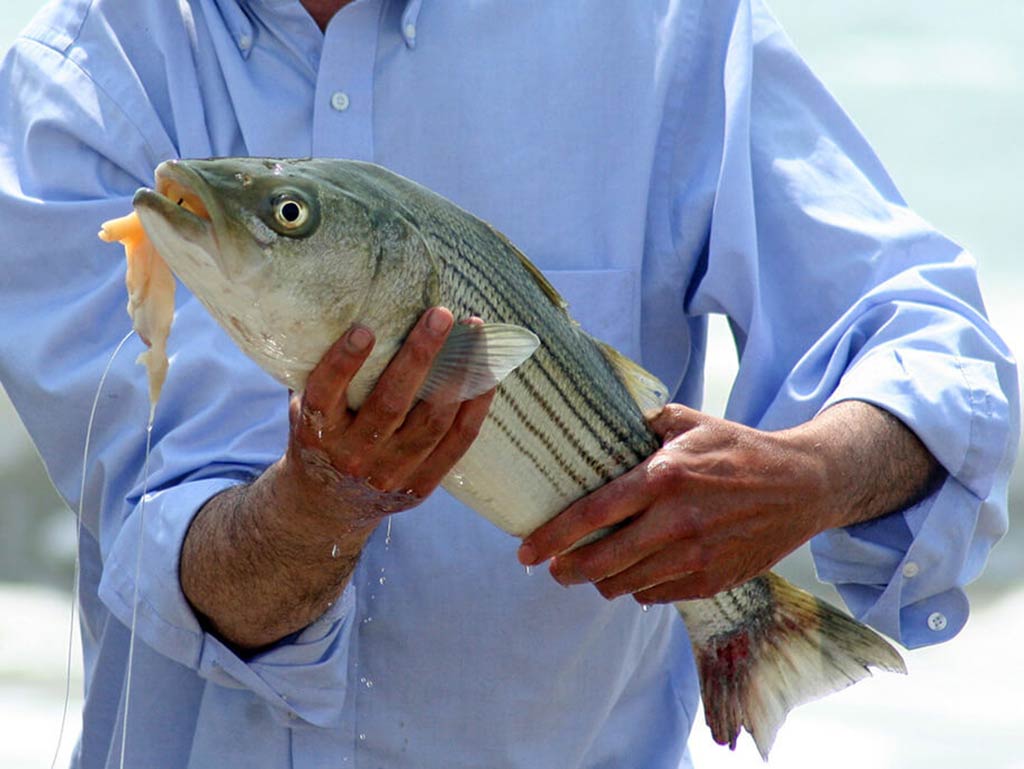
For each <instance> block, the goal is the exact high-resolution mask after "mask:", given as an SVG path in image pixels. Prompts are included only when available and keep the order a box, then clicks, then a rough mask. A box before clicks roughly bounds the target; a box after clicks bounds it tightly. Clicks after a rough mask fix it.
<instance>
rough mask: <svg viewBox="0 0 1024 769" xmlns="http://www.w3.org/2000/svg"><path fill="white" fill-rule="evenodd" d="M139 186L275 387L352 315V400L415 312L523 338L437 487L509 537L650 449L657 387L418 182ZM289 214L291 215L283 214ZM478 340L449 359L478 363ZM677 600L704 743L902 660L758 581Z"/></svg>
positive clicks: (186, 274)
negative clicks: (360, 338)
mask: <svg viewBox="0 0 1024 769" xmlns="http://www.w3.org/2000/svg"><path fill="white" fill-rule="evenodd" d="M156 188H157V189H156V191H155V192H154V191H151V190H140V191H139V193H138V194H137V195H136V198H135V208H136V211H137V212H138V214H139V216H140V218H141V220H142V224H143V226H144V227H145V230H146V233H147V234H148V236H149V237H150V238H151V239H152V241H153V243H154V244H155V246H156V248H157V250H158V251H159V252H160V254H161V255H163V257H164V258H165V259H166V260H167V261H168V263H169V264H170V266H171V268H172V269H173V270H174V272H175V273H176V274H177V275H178V276H179V277H180V278H181V279H182V281H183V282H184V283H185V284H186V285H188V286H189V288H190V289H191V290H192V292H193V293H194V294H195V295H196V296H197V297H198V298H199V299H200V301H202V302H203V304H204V305H205V306H206V307H207V308H208V309H209V310H210V312H211V314H212V315H213V316H214V317H215V318H216V319H217V320H218V322H219V323H220V324H221V325H222V326H224V328H225V329H226V330H227V331H228V333H229V334H231V335H232V337H233V338H234V339H235V341H236V342H237V343H238V344H239V346H240V347H241V348H242V349H243V351H245V352H246V353H247V354H248V355H250V356H251V357H252V358H253V359H254V360H256V362H257V363H259V364H260V365H261V366H263V367H264V368H265V369H266V370H267V371H268V372H269V373H271V374H272V375H273V376H275V377H276V378H277V379H278V380H279V381H281V382H282V383H284V384H286V385H287V386H289V387H292V388H293V389H296V390H299V389H301V388H302V386H303V384H304V382H305V378H306V376H307V375H308V373H309V371H310V370H312V368H313V366H314V365H315V364H316V362H317V361H318V360H319V359H320V357H321V356H322V354H323V353H324V352H325V351H326V349H327V348H328V347H329V346H330V344H331V343H333V341H334V340H335V339H337V338H338V337H339V336H341V334H342V333H343V332H344V331H345V330H346V329H347V328H348V327H349V326H351V325H352V323H356V322H358V323H362V324H364V325H366V326H368V327H370V328H372V329H373V330H374V332H375V334H376V336H377V340H378V342H377V345H376V347H375V349H374V353H373V356H371V358H370V360H368V361H367V363H366V365H364V367H363V369H362V370H361V371H360V374H359V376H358V377H357V378H356V380H355V381H354V382H353V386H352V389H351V398H352V401H353V404H354V405H356V406H358V403H359V402H361V399H362V398H363V397H365V394H366V393H367V392H368V391H369V390H370V389H371V388H372V386H373V384H374V382H375V381H376V379H377V377H378V376H379V374H380V372H381V371H382V370H383V368H384V366H385V365H386V364H387V362H388V360H389V359H390V357H391V356H392V355H393V354H394V352H395V351H396V350H397V349H398V347H399V345H400V344H401V341H402V339H403V338H404V337H405V335H406V333H407V332H408V330H409V329H410V328H411V327H412V325H413V324H414V323H415V321H416V319H417V318H418V317H419V316H420V315H421V314H422V313H423V312H424V311H425V310H426V309H427V308H428V307H430V306H433V305H437V304H443V305H445V306H448V307H449V308H451V309H452V311H453V312H454V313H455V315H456V317H465V316H469V315H477V316H479V317H481V318H482V319H483V320H484V323H485V325H490V326H499V325H500V326H505V327H509V328H514V329H528V330H529V332H532V334H535V335H536V339H537V341H538V343H539V346H537V347H536V350H535V351H533V350H532V349H531V351H530V352H531V353H532V355H531V354H530V353H527V354H526V356H525V357H524V358H523V360H525V362H520V363H516V364H515V365H512V366H511V369H512V370H511V374H507V376H505V375H502V376H505V378H504V379H503V380H502V381H501V385H500V387H499V389H498V394H497V397H496V398H495V401H494V403H493V406H492V409H491V412H490V415H489V416H488V419H487V420H486V422H485V423H484V426H483V428H482V430H481V432H480V435H479V437H478V438H477V440H476V442H475V443H474V444H473V446H472V447H471V448H470V450H469V452H467V454H466V455H465V457H464V458H463V459H462V460H461V461H460V462H459V464H458V465H457V466H456V467H455V468H454V469H453V471H452V473H451V474H450V476H449V478H448V479H447V480H446V483H445V487H446V488H447V489H448V490H449V491H450V492H451V493H452V494H454V495H455V496H456V497H459V498H460V499H462V500H463V501H465V502H466V503H467V504H469V505H470V506H471V507H473V508H474V509H476V510H477V511H478V512H479V513H481V514H482V515H484V516H486V517H487V518H488V519H490V520H491V521H493V522H494V523H495V524H496V525H498V526H500V527H501V528H502V529H504V530H505V531H507V532H509V533H511V534H514V535H516V536H520V537H523V536H526V535H527V534H529V533H530V532H532V531H533V530H534V529H535V528H537V526H539V525H541V524H542V523H544V522H546V521H547V520H549V519H550V518H552V517H553V516H554V515H556V514H557V513H558V512H560V511H561V510H563V509H564V508H565V507H566V506H567V505H568V504H569V503H571V502H572V501H574V500H575V499H578V498H579V497H581V496H583V495H584V494H586V493H588V492H589V491H592V490H593V489H595V488H597V487H599V486H601V485H603V484H604V483H607V482H609V481H610V480H613V479H614V478H616V477H618V476H619V475H620V474H622V473H623V472H625V471H626V470H628V469H629V468H630V467H633V466H635V465H636V464H638V463H639V462H641V461H643V459H645V458H646V457H647V456H649V455H650V454H651V453H652V452H654V451H655V450H657V448H658V447H659V441H658V439H657V436H656V435H655V434H654V433H653V432H652V431H651V429H650V428H649V426H648V425H647V422H646V421H645V419H644V416H643V412H644V410H645V409H647V408H650V407H655V406H658V405H660V404H663V403H664V402H665V400H666V399H667V393H666V391H665V388H664V385H662V384H661V383H660V382H658V381H657V379H656V378H655V377H653V376H652V375H650V374H647V373H646V372H644V371H643V370H642V369H640V368H639V367H638V366H636V364H634V363H632V362H630V361H628V360H626V359H624V358H622V356H620V355H618V354H617V353H616V352H615V351H614V350H611V349H610V348H607V347H605V346H603V345H602V344H601V343H599V342H597V341H596V340H594V339H592V338H591V337H590V336H588V335H587V334H586V333H584V332H583V331H582V330H581V329H580V328H579V326H578V325H577V324H575V322H574V321H573V320H572V319H571V317H570V316H569V314H568V312H567V311H566V308H565V305H564V302H562V301H561V299H560V297H559V296H558V294H557V292H556V291H555V290H554V289H553V288H552V287H551V286H550V284H549V283H548V282H547V281H546V280H545V279H544V277H543V276H542V275H541V274H540V272H539V271H538V270H537V269H536V268H535V267H534V266H533V265H532V264H530V262H529V261H528V260H527V259H526V257H524V256H523V255H522V254H521V253H520V252H519V251H518V250H517V249H516V248H515V247H514V246H513V245H512V244H511V243H510V242H509V241H508V240H507V239H506V238H505V237H504V236H503V235H501V234H500V233H499V232H498V231H497V230H495V229H494V228H492V227H491V226H490V225H488V224H486V223H485V222H483V221H481V220H479V219H477V218H476V217H474V216H472V215H471V214H469V213H467V212H466V211H464V210H462V209H460V208H458V207H457V206H455V205H454V204H452V203H451V202H449V201H447V200H445V199H444V198H442V197H440V196H438V195H436V194H434V193H432V192H430V191H429V190H427V189H425V188H423V187H421V186H420V185H417V184H415V183H414V182H411V181H409V180H407V179H404V178H402V177H400V176H398V175H396V174H393V173H391V172H389V171H387V170H385V169H383V168H380V167H379V166H374V165H372V164H367V163H359V162H355V161H344V160H324V159H313V160H308V159H307V160H275V159H216V160H204V161H174V162H170V163H165V164H162V165H161V166H160V167H159V168H158V169H157V173H156ZM282 200H284V201H286V202H285V203H284V204H282V202H281V201H282ZM288 202H292V203H295V205H296V208H290V209H289V208H283V207H282V206H285V207H286V206H287V205H288ZM298 208H302V210H303V214H302V216H301V217H298V215H297V211H298ZM189 209H190V210H189ZM293 213H295V214H296V215H297V219H296V221H298V219H299V218H301V223H299V224H297V225H296V222H295V221H292V222H289V221H287V220H288V216H287V215H285V216H283V217H282V214H293ZM499 336H500V335H499ZM488 344H489V343H488ZM488 344H483V345H476V346H475V347H474V346H473V345H470V346H469V349H468V352H467V351H465V350H464V351H463V352H462V355H463V356H464V358H462V359H460V360H464V359H469V360H471V361H476V362H478V363H480V365H481V367H482V368H483V369H487V370H491V363H490V361H489V355H490V353H489V352H488ZM504 344H507V345H508V346H509V347H512V348H515V349H516V350H517V353H516V354H515V355H511V354H506V355H505V356H504V357H505V359H506V363H508V361H510V360H515V359H518V357H521V356H522V353H523V351H524V350H525V347H526V345H525V343H524V338H523V337H521V336H519V337H517V336H516V334H515V332H508V335H507V338H506V340H505V342H504ZM497 346H500V344H498V343H496V346H495V350H496V349H497ZM495 355H496V356H498V357H500V356H501V354H500V353H498V352H495ZM477 359H481V360H482V362H481V361H480V360H477ZM493 370H495V371H496V370H497V367H495V368H494V369H493ZM503 370H504V369H503ZM676 608H677V609H678V611H679V613H680V615H681V616H682V617H683V619H684V620H685V621H686V624H687V627H688V630H689V632H690V637H691V640H692V642H693V645H694V651H695V656H696V659H697V665H698V671H699V674H700V679H701V691H702V697H703V699H704V702H705V715H706V718H707V720H708V723H709V725H710V726H711V729H712V734H713V736H714V738H715V739H716V740H717V741H718V742H721V743H723V744H729V745H730V746H731V747H735V744H736V739H737V736H738V734H739V731H740V729H741V728H745V729H747V730H748V731H749V732H751V734H752V735H753V737H754V739H755V742H756V744H757V746H758V750H759V751H760V752H761V754H762V755H763V756H765V757H767V754H768V750H769V749H770V746H771V743H772V741H773V740H774V737H775V734H776V732H777V730H778V728H779V726H780V725H781V723H782V721H783V720H784V719H785V715H786V713H787V712H788V711H789V709H791V708H792V707H793V706H795V705H796V704H799V703H800V702H804V701H807V700H809V699H813V698H816V697H819V696H822V695H823V694H826V693H828V692H830V691H834V690H836V689H839V688H842V687H844V686H846V685H849V684H850V683H853V682H854V681H856V680H859V679H860V678H863V677H864V676H866V675H868V674H869V671H868V668H869V667H872V666H873V667H879V668H882V669H885V670H895V671H903V670H904V668H903V662H902V660H901V658H900V656H899V654H898V653H897V652H896V651H895V650H894V649H892V647H891V646H889V644H888V643H886V642H885V641H884V640H883V639H882V638H881V637H880V636H878V635H877V634H876V633H874V631H872V630H870V629H868V628H866V627H865V626H863V625H861V624H860V623H858V622H856V621H855V620H853V619H851V618H849V617H847V616H846V615H845V614H843V613H842V612H839V611H838V610H836V609H834V608H832V607H830V606H828V604H826V603H824V602H823V601H820V600H818V599H815V598H813V597H811V596H810V595H809V594H807V593H804V592H803V591H800V590H798V589H797V588H795V587H793V586H792V585H789V584H788V583H786V582H785V581H784V580H782V579H781V578H780V577H778V576H776V575H772V574H769V575H765V576H763V577H759V578H756V579H754V580H751V581H750V582H748V583H746V584H744V585H741V586H739V587H737V588H735V589H733V590H729V591H725V592H723V593H720V594H718V595H716V596H714V597H713V598H710V599H706V600H699V601H682V602H679V603H677V604H676Z"/></svg>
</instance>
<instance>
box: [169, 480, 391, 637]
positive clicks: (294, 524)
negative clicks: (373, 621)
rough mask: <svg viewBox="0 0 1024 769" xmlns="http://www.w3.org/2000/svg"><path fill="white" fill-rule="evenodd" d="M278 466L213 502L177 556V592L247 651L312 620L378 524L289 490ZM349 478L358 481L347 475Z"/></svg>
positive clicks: (331, 597)
mask: <svg viewBox="0 0 1024 769" xmlns="http://www.w3.org/2000/svg"><path fill="white" fill-rule="evenodd" d="M285 476H286V472H285V470H284V466H283V463H278V464H276V465H274V466H272V467H271V468H269V469H268V470H267V471H266V472H265V473H264V474H263V475H261V476H260V477H259V478H258V479H257V480H256V481H254V482H253V483H251V484H247V485H244V486H239V487H235V488H232V489H229V490H227V491H225V492H222V493H221V494H218V495H217V496H216V497H214V498H213V499H211V500H210V501H209V502H207V504H206V505H205V506H204V507H203V509H202V510H201V511H200V512H199V514H198V515H197V516H196V518H195V520H194V521H193V523H192V526H191V527H190V529H189V531H188V535H187V536H186V538H185V543H184V545H183V547H182V553H181V567H180V579H181V586H182V590H183V591H184V593H185V596H186V598H188V600H189V602H190V603H191V604H192V606H193V608H194V609H195V610H196V611H197V612H198V613H199V614H200V615H201V616H202V617H203V618H204V619H205V620H206V622H207V623H208V624H209V626H210V629H211V630H213V631H214V632H215V633H217V635H219V636H220V637H221V638H222V639H224V640H225V641H227V642H228V643H230V644H231V645H233V646H235V647H237V648H239V649H242V650H253V649H257V648H259V647H262V646H266V645H268V644H271V643H273V642H275V641H277V640H279V639H280V638H283V637H284V636H286V635H288V634H290V633H293V632H295V631H297V630H299V629H301V628H303V627H305V626H307V625H309V624H310V623H311V622H313V621H314V620H315V619H316V618H317V617H319V616H320V615H321V614H323V612H324V611H326V609H327V608H328V607H329V606H330V604H331V603H332V602H333V601H334V600H336V598H337V597H338V595H340V593H341V591H342V590H344V588H345V586H346V585H347V584H348V581H349V579H350V578H351V575H352V571H353V570H354V569H355V566H356V563H357V561H358V559H359V554H360V552H361V551H362V547H363V545H364V544H365V542H366V540H367V538H368V537H369V535H370V534H371V533H372V531H373V528H374V526H375V523H376V521H375V520H373V519H371V520H369V521H366V522H362V523H360V524H359V525H353V524H352V523H349V522H347V521H345V520H344V518H343V517H342V516H339V515H333V516H332V515H330V514H329V512H328V511H327V510H326V509H325V508H326V505H324V506H316V505H315V504H309V503H308V502H306V503H304V502H303V500H300V499H296V497H295V495H294V494H293V493H290V492H289V491H288V488H287V487H288V485H289V484H288V483H287V478H286V477H285ZM353 483H358V482H357V481H354V480H353Z"/></svg>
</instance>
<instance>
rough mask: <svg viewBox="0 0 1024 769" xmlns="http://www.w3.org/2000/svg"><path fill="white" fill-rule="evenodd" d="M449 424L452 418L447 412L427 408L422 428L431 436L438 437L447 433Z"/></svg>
mask: <svg viewBox="0 0 1024 769" xmlns="http://www.w3.org/2000/svg"><path fill="white" fill-rule="evenodd" d="M451 423H452V418H451V413H450V412H449V411H446V410H439V409H435V408H429V407H428V409H427V413H426V416H425V418H424V420H423V427H424V430H425V431H426V432H428V433H430V434H431V435H432V436H440V435H444V434H445V433H446V432H448V428H449V427H451Z"/></svg>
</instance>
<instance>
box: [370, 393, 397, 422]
mask: <svg viewBox="0 0 1024 769" xmlns="http://www.w3.org/2000/svg"><path fill="white" fill-rule="evenodd" d="M404 414H405V404H404V403H403V402H402V399H401V398H400V397H398V395H396V394H395V393H390V392H384V393H381V395H380V397H379V398H378V399H377V400H376V401H375V402H374V404H373V415H374V416H375V417H377V418H379V419H381V420H383V421H385V422H395V421H398V420H399V419H401V418H402V417H403V416H404Z"/></svg>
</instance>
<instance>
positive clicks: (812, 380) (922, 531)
mask: <svg viewBox="0 0 1024 769" xmlns="http://www.w3.org/2000/svg"><path fill="white" fill-rule="evenodd" d="M723 46H724V49H725V62H726V65H725V77H724V79H723V82H722V84H721V94H722V132H723V138H722V139H721V142H720V145H721V146H722V156H721V163H720V168H719V176H718V182H717V187H716V191H715V201H714V211H713V215H712V222H711V226H710V230H709V235H708V243H707V259H706V268H705V269H704V270H703V272H702V274H701V275H700V276H699V283H698V285H697V286H696V288H695V289H694V290H692V291H691V294H690V299H689V304H688V310H689V311H690V312H691V313H693V314H696V315H700V314H705V313H709V312H721V313H724V314H726V315H728V316H729V318H730V320H731V323H732V326H733V329H734V332H735V336H736V339H737V344H738V349H739V351H740V365H739V372H738V375H737V379H736V383H735V386H734V390H733V393H732V396H731V399H730V402H729V406H728V409H727V416H729V417H730V418H732V419H736V420H738V421H742V422H744V423H747V424H751V425H756V426H759V427H761V428H764V429H780V428H783V427H789V426H792V425H795V424H799V423H801V422H804V421H807V420H808V419H811V418H813V417H814V416H815V415H816V414H817V413H819V412H820V411H821V410H823V409H825V408H827V407H829V406H830V405H832V404H834V403H837V402H839V401H842V400H850V399H855V400H861V401H866V402H868V403H872V404H874V405H876V406H878V407H880V408H882V409H885V410H887V411H889V412H891V413H893V414H894V415H896V416H897V417H899V418H900V419H901V420H902V421H903V422H904V423H905V424H906V425H907V426H909V427H910V428H911V429H912V430H913V431H914V432H915V433H916V434H917V435H918V437H919V438H920V439H921V440H922V442H923V443H924V444H925V445H926V446H927V447H928V449H929V450H930V451H931V452H932V453H933V454H934V455H935V457H936V458H937V459H938V461H939V462H940V463H941V464H942V466H943V467H944V468H945V470H946V473H947V475H946V478H945V480H944V482H943V483H942V485H941V486H940V487H939V488H938V489H937V490H936V491H935V492H934V493H932V494H931V495H930V496H929V497H928V498H927V499H925V500H923V501H922V502H920V503H919V504H917V505H914V506H913V507H911V508H910V509H907V510H904V511H902V512H899V513H894V514H891V515H889V516H885V517H883V518H881V519H878V520H875V521H870V522H867V523H863V524H859V525H856V526H850V527H847V528H844V529H840V530H833V531H828V532H825V533H823V534H821V535H820V536H819V537H817V538H815V540H814V541H813V542H812V553H813V556H814V559H815V562H816V566H817V568H818V571H819V575H820V576H821V577H822V578H823V579H825V580H827V581H829V582H832V583H834V584H835V585H836V586H837V588H838V589H839V591H840V593H841V594H842V595H843V597H844V599H845V600H846V602H847V603H848V605H849V606H850V608H851V609H852V610H853V611H854V613H855V614H856V615H857V616H858V617H860V618H862V619H864V620H865V621H867V622H869V623H871V624H872V625H874V626H875V627H877V628H879V629H880V630H882V631H883V632H885V633H887V634H889V635H891V636H892V637H894V638H897V639H899V640H900V641H901V642H902V643H904V644H905V645H907V646H909V647H916V646H922V645H925V644H929V643H935V642H937V641H942V640H945V639H948V638H950V637H952V636H953V635H955V634H956V633H957V632H958V631H959V630H960V629H961V628H962V627H963V625H964V623H965V622H966V619H967V614H968V605H967V599H966V597H965V595H964V592H963V587H964V585H966V583H967V582H969V581H970V580H972V579H974V578H975V577H977V575H978V574H979V573H980V571H981V569H982V567H983V566H984V563H985V559H986V557H987V554H988V552H989V550H990V549H991V547H992V546H993V544H994V543H995V542H996V541H997V540H998V539H999V538H1000V537H1001V536H1002V535H1003V534H1004V533H1005V531H1006V526H1007V511H1006V494H1007V484H1008V478H1009V473H1010V470H1011V469H1012V464H1013V459H1014V456H1015V454H1016V449H1017V441H1018V437H1019V432H1020V414H1019V396H1018V382H1017V370H1016V364H1015V362H1014V360H1013V357H1012V355H1011V353H1010V351H1009V350H1008V349H1007V347H1006V345H1005V344H1004V342H1003V341H1002V340H1001V339H1000V337H999V336H998V334H997V333H996V332H995V331H994V330H993V329H992V327H991V326H990V325H989V322H988V320H987V318H986V315H985V312H984V307H983V304H982V300H981V296H980V291H979V288H978V282H977V276H976V271H975V263H974V260H973V259H972V257H971V256H970V255H969V254H967V253H966V252H964V250H963V249H961V248H960V247H959V246H957V245H956V244H954V243H953V242H951V241H950V240H949V239H947V238H945V237H944V236H943V235H941V234H940V233H938V232H937V231H935V230H934V229H933V228H932V227H931V226H930V225H928V224H927V223H926V222H924V221H923V220H922V219H921V218H920V217H918V216H917V215H916V214H914V212H913V211H911V210H910V209H909V208H908V207H907V205H906V203H905V202H904V201H903V199H902V198H901V197H900V195H899V193H898V191H897V190H896V188H895V186H894V185H893V183H892V181H891V180H890V179H889V177H888V176H887V175H886V173H885V171H884V170H883V168H882V166H881V164H880V163H879V161H878V159H877V158H876V157H875V155H874V153H873V152H872V150H871V148H870V147H869V146H868V144H867V143H866V141H865V140H864V139H863V137H862V136H861V135H860V133H859V132H858V131H857V129H856V128H855V127H854V125H853V124H852V122H851V121H850V120H849V118H848V117H847V116H846V115H845V114H844V113H843V112H842V110H841V109H840V108H839V107H838V106H837V105H836V103H835V101H834V100H833V99H832V97H831V96H830V95H829V93H828V91H827V90H826V89H825V88H824V87H823V86H822V85H821V83H820V82H819V81H818V80H817V79H816V78H815V77H814V75H813V74H812V73H811V72H810V71H809V70H808V68H807V67H806V65H805V64H804V62H803V61H802V60H801V59H800V58H799V56H798V55H797V54H796V53H795V51H794V50H793V48H792V46H791V44H790V42H789V40H788V39H787V38H786V36H785V34H784V33H783V32H782V31H781V29H780V28H779V27H778V25H777V23H776V22H775V20H774V19H773V18H772V17H771V16H770V14H769V13H768V11H767V10H765V9H764V8H763V7H762V6H761V4H760V3H759V2H756V0H755V2H753V3H750V4H748V3H744V2H740V3H739V4H738V9H737V12H736V16H735V19H734V20H733V23H732V25H731V28H730V30H729V34H728V40H727V41H725V42H724V43H723Z"/></svg>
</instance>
